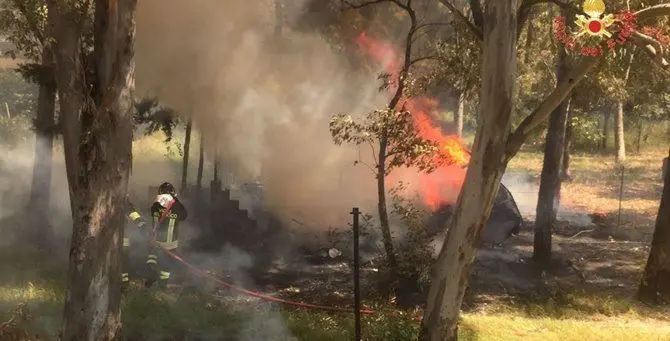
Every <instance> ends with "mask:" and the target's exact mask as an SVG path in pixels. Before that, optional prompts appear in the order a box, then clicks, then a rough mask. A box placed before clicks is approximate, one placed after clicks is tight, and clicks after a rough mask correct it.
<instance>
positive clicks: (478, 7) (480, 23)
mask: <svg viewBox="0 0 670 341" xmlns="http://www.w3.org/2000/svg"><path fill="white" fill-rule="evenodd" d="M468 3H469V4H470V11H471V12H472V20H474V21H475V25H476V26H477V27H478V28H479V29H481V28H482V27H484V11H483V10H482V3H481V2H480V1H479V0H469V1H468Z"/></svg>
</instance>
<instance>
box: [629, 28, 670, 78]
mask: <svg viewBox="0 0 670 341" xmlns="http://www.w3.org/2000/svg"><path fill="white" fill-rule="evenodd" d="M631 42H632V43H633V44H635V45H636V46H639V47H641V48H642V49H643V50H644V52H646V53H647V55H648V56H649V57H650V58H651V60H652V61H653V62H654V63H655V64H656V65H658V66H659V67H660V68H661V70H663V71H664V72H670V68H669V66H670V63H668V60H667V59H666V58H665V57H666V54H667V51H666V49H665V47H664V46H663V44H662V43H661V42H659V41H658V40H656V39H654V38H653V37H650V36H648V35H646V34H643V33H640V32H639V31H633V32H632V35H631Z"/></svg>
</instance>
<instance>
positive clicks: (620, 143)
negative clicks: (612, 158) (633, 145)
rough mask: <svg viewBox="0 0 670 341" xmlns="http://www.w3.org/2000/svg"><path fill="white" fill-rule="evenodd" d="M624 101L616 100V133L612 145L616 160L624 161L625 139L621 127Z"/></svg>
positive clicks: (618, 161)
mask: <svg viewBox="0 0 670 341" xmlns="http://www.w3.org/2000/svg"><path fill="white" fill-rule="evenodd" d="M623 114H624V103H623V101H619V102H617V111H616V120H615V121H614V124H615V129H616V133H615V134H614V145H615V148H616V162H617V163H622V162H624V161H626V141H625V136H624V128H623V116H624V115H623Z"/></svg>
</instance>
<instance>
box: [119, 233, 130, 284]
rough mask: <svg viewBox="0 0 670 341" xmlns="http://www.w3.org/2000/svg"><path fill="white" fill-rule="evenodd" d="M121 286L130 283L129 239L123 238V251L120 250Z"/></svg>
mask: <svg viewBox="0 0 670 341" xmlns="http://www.w3.org/2000/svg"><path fill="white" fill-rule="evenodd" d="M121 252H122V253H123V254H122V259H121V284H122V285H125V284H128V282H129V281H130V273H129V272H130V238H123V249H121Z"/></svg>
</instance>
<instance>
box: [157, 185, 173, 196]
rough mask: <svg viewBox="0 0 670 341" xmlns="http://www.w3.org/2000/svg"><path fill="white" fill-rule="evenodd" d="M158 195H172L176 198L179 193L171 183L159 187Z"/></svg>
mask: <svg viewBox="0 0 670 341" xmlns="http://www.w3.org/2000/svg"><path fill="white" fill-rule="evenodd" d="M158 194H170V195H171V196H173V197H176V196H177V191H176V190H175V189H174V186H173V185H172V184H171V183H169V182H164V183H162V184H161V185H160V186H159V187H158Z"/></svg>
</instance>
